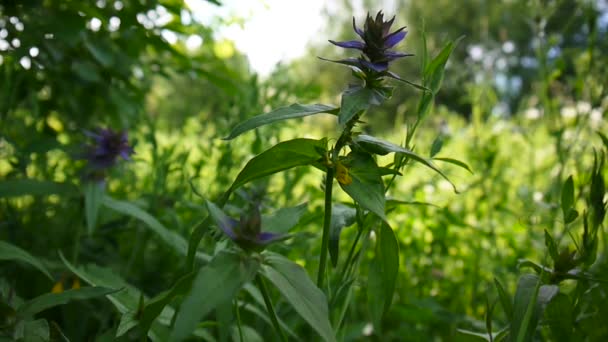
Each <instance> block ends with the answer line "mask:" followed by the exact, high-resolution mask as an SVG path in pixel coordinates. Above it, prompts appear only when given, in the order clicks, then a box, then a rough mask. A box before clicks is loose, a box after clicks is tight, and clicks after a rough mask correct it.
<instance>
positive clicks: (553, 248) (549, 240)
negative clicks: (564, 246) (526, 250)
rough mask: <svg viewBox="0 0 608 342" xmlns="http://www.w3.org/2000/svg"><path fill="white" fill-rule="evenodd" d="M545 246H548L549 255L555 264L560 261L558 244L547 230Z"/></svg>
mask: <svg viewBox="0 0 608 342" xmlns="http://www.w3.org/2000/svg"><path fill="white" fill-rule="evenodd" d="M545 246H547V250H549V255H550V256H551V259H553V263H554V264H555V263H556V262H557V260H558V259H559V252H558V251H557V244H556V243H555V240H553V237H552V236H551V234H549V232H548V231H547V230H546V229H545Z"/></svg>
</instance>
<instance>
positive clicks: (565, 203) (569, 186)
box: [561, 175, 574, 223]
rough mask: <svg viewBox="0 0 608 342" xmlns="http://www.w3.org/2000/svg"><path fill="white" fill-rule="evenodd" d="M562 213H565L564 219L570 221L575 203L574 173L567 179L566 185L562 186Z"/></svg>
mask: <svg viewBox="0 0 608 342" xmlns="http://www.w3.org/2000/svg"><path fill="white" fill-rule="evenodd" d="M561 204H562V213H563V214H564V220H566V223H568V218H569V216H570V209H571V208H572V205H573V204H574V180H573V179H572V175H570V177H568V179H566V181H565V182H564V186H562V203H561Z"/></svg>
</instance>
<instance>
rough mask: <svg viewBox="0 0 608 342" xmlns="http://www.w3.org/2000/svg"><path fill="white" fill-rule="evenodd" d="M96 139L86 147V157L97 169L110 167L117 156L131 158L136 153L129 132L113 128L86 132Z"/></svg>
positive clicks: (114, 162)
mask: <svg viewBox="0 0 608 342" xmlns="http://www.w3.org/2000/svg"><path fill="white" fill-rule="evenodd" d="M85 134H86V135H87V136H88V137H90V138H92V139H93V140H94V143H93V144H91V145H89V146H87V147H86V152H85V154H84V158H85V159H87V160H88V161H89V164H90V165H91V166H92V167H93V168H94V169H97V170H103V169H108V168H110V167H112V166H114V165H115V164H116V160H117V158H118V157H119V156H120V157H121V158H122V159H125V160H129V159H130V156H131V155H132V154H133V153H134V151H133V148H132V147H131V146H130V145H129V139H128V136H127V132H114V131H113V130H111V129H109V128H106V129H99V130H98V132H97V133H93V132H85Z"/></svg>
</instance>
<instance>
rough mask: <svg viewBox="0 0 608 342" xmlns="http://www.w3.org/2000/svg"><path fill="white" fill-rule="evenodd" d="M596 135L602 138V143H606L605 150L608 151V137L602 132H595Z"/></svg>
mask: <svg viewBox="0 0 608 342" xmlns="http://www.w3.org/2000/svg"><path fill="white" fill-rule="evenodd" d="M595 133H597V135H599V136H600V139H602V143H604V148H605V149H606V150H608V137H606V136H605V135H604V134H603V133H602V132H600V131H597V132H595Z"/></svg>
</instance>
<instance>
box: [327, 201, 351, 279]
mask: <svg viewBox="0 0 608 342" xmlns="http://www.w3.org/2000/svg"><path fill="white" fill-rule="evenodd" d="M356 215H357V210H355V208H352V207H348V206H345V205H343V204H336V205H334V206H333V208H332V210H331V226H330V228H329V256H330V258H331V264H332V265H333V266H334V267H336V265H338V254H339V253H340V233H341V232H342V228H344V227H348V226H350V225H352V224H353V223H355V219H356Z"/></svg>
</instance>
